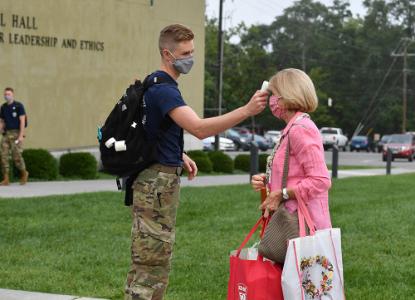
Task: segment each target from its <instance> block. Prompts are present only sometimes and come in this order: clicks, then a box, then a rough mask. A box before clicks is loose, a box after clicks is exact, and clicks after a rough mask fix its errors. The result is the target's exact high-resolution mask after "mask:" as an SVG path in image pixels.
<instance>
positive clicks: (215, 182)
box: [0, 168, 415, 199]
mask: <svg viewBox="0 0 415 300" xmlns="http://www.w3.org/2000/svg"><path fill="white" fill-rule="evenodd" d="M414 172H415V171H414V170H409V169H403V168H394V169H392V175H396V174H405V173H414ZM385 174H386V170H385V169H384V168H379V169H360V170H339V171H338V177H339V178H340V179H341V178H347V177H355V176H381V175H385ZM235 184H249V175H248V174H242V175H219V176H200V177H197V178H196V179H194V180H192V181H189V180H188V179H187V178H186V177H182V178H181V186H182V187H187V186H191V187H206V186H221V185H235ZM116 191H117V186H116V184H115V180H113V179H104V180H74V181H48V182H29V183H27V184H26V185H24V186H21V185H19V184H18V183H13V184H11V185H10V186H0V199H1V198H28V197H43V196H54V195H71V194H80V193H93V192H116Z"/></svg>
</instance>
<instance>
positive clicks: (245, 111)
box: [125, 24, 268, 300]
mask: <svg viewBox="0 0 415 300" xmlns="http://www.w3.org/2000/svg"><path fill="white" fill-rule="evenodd" d="M193 38H194V35H193V32H192V31H191V30H190V29H189V28H187V27H185V26H183V25H180V24H174V25H170V26H167V27H166V28H164V29H163V30H162V31H161V33H160V38H159V50H160V54H161V68H160V70H158V71H156V72H154V73H152V74H151V75H150V80H155V78H156V77H162V78H163V79H164V81H163V83H160V84H155V85H153V86H151V87H150V88H149V89H148V90H147V91H146V93H145V96H144V101H145V104H146V106H145V114H146V118H145V124H144V125H145V128H146V131H147V136H148V138H149V139H152V140H154V142H155V143H157V147H158V148H157V154H158V160H157V162H156V163H155V164H154V165H152V166H150V167H149V168H148V169H145V170H144V171H142V172H141V173H140V174H139V175H138V177H137V179H136V180H135V182H134V184H133V189H134V191H133V195H134V196H133V198H134V200H133V205H132V218H133V222H132V223H133V225H132V230H131V240H132V242H131V267H130V271H129V272H128V275H127V280H126V285H125V300H162V299H163V297H164V294H165V291H166V288H167V285H168V280H169V272H170V269H171V258H172V252H173V245H174V241H175V224H176V211H177V208H178V206H179V191H180V175H181V173H182V169H183V168H184V169H186V171H187V172H188V173H189V176H188V177H189V179H193V178H194V177H195V176H196V174H197V166H196V164H195V162H194V161H192V160H191V159H190V158H189V157H188V156H187V155H186V154H185V153H184V152H183V129H185V130H186V131H188V132H189V133H190V134H192V135H194V136H196V137H198V138H200V139H202V138H204V137H208V136H212V135H215V134H218V133H220V132H222V131H224V130H226V129H228V128H230V127H232V126H235V125H236V124H238V123H240V122H241V121H243V120H244V119H246V118H248V117H250V116H253V115H256V114H258V113H259V112H261V111H262V110H263V109H264V108H265V106H266V104H267V96H268V93H267V92H260V91H257V93H255V95H254V96H253V97H252V98H251V100H250V101H249V103H247V104H246V105H244V106H243V107H240V108H238V109H236V110H234V111H232V112H230V113H227V114H225V115H222V116H219V117H214V118H209V119H200V118H199V117H198V115H197V114H196V113H195V112H194V111H193V110H192V109H191V108H190V107H189V106H187V105H186V103H185V102H184V100H183V98H182V96H181V94H180V91H179V89H178V84H177V81H176V80H177V79H178V78H179V76H180V74H187V73H188V72H189V71H190V69H191V67H192V65H193V50H194V47H193ZM166 119H167V120H168V121H169V122H170V126H169V127H168V129H167V130H165V131H163V132H162V134H161V135H160V134H159V128H160V126H161V124H162V122H163V121H165V120H166ZM143 120H144V119H143ZM201 247H203V245H201Z"/></svg>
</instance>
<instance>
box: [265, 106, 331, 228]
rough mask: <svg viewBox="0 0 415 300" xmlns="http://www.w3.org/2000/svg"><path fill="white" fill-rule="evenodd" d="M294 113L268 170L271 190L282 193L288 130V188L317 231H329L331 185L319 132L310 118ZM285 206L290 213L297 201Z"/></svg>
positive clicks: (295, 208) (291, 201)
mask: <svg viewBox="0 0 415 300" xmlns="http://www.w3.org/2000/svg"><path fill="white" fill-rule="evenodd" d="M302 115H303V113H301V112H299V113H297V114H296V115H295V116H294V117H293V118H292V119H291V120H290V122H289V123H288V124H287V126H286V127H285V129H284V131H283V133H282V137H283V139H282V141H281V145H280V147H279V149H278V150H277V152H276V153H275V157H274V161H273V164H272V170H271V182H270V188H271V191H275V190H281V183H282V174H283V167H284V157H285V149H286V147H287V142H288V139H287V138H286V137H285V135H286V134H287V132H288V130H289V136H290V154H289V159H290V161H289V169H288V178H287V187H288V188H293V189H294V191H295V196H296V198H297V199H302V200H303V201H304V202H305V203H306V205H307V207H308V210H309V212H310V216H311V218H312V219H313V221H314V223H315V225H316V227H317V229H325V228H331V220H330V213H329V203H328V190H329V189H330V186H331V180H330V176H329V172H328V170H327V166H326V163H325V161H324V149H323V142H322V138H321V135H320V132H319V130H318V128H317V126H316V125H315V124H314V122H313V121H312V120H311V119H310V118H309V117H302ZM285 207H286V208H287V210H288V211H290V212H291V213H292V212H294V211H296V210H297V200H293V199H291V200H288V201H287V202H286V203H285Z"/></svg>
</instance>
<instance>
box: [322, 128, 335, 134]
mask: <svg viewBox="0 0 415 300" xmlns="http://www.w3.org/2000/svg"><path fill="white" fill-rule="evenodd" d="M321 133H324V134H337V130H334V129H323V130H322V131H321Z"/></svg>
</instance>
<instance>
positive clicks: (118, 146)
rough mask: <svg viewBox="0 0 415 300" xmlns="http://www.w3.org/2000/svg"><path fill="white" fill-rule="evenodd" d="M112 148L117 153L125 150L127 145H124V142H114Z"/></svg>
mask: <svg viewBox="0 0 415 300" xmlns="http://www.w3.org/2000/svg"><path fill="white" fill-rule="evenodd" d="M114 146H115V151H117V152H120V151H125V150H127V145H126V144H125V141H118V142H115V144H114Z"/></svg>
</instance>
